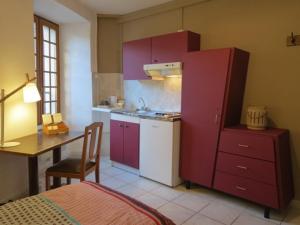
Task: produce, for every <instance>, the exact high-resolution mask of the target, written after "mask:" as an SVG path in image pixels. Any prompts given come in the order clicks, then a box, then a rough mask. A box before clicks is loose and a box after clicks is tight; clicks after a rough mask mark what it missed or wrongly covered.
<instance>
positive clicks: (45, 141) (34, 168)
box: [0, 131, 84, 195]
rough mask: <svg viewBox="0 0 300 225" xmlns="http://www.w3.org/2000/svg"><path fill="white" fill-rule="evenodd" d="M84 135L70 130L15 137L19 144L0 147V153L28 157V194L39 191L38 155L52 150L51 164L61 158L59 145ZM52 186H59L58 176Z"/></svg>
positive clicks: (34, 193)
mask: <svg viewBox="0 0 300 225" xmlns="http://www.w3.org/2000/svg"><path fill="white" fill-rule="evenodd" d="M82 137H84V132H72V131H70V132H69V133H68V134H60V135H45V134H43V133H37V134H32V135H28V136H25V137H21V138H18V139H15V140H13V141H16V142H20V143H21V145H19V146H16V147H11V148H1V147H0V153H8V154H14V155H22V156H25V157H28V176H29V179H28V180H29V195H36V194H38V193H39V179H38V155H41V154H43V153H45V152H48V151H53V164H54V163H57V162H59V161H60V160H61V146H62V145H65V144H68V143H70V142H72V141H75V140H77V139H80V138H82ZM53 185H54V187H58V186H60V178H54V181H53Z"/></svg>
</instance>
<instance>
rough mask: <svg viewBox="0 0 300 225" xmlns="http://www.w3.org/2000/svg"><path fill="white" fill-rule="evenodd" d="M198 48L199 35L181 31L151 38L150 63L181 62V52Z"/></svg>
mask: <svg viewBox="0 0 300 225" xmlns="http://www.w3.org/2000/svg"><path fill="white" fill-rule="evenodd" d="M198 50H200V35H199V34H196V33H193V32H190V31H182V32H177V33H171V34H166V35H161V36H157V37H153V38H152V63H168V62H181V61H182V58H183V54H184V53H186V52H190V51H198Z"/></svg>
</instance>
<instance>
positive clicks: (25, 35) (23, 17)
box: [0, 0, 36, 202]
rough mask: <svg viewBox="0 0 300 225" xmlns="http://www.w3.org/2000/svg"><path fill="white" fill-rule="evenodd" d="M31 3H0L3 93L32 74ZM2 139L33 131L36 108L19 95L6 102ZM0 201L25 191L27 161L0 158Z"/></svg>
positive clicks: (7, 0)
mask: <svg viewBox="0 0 300 225" xmlns="http://www.w3.org/2000/svg"><path fill="white" fill-rule="evenodd" d="M32 7H33V4H32V0H24V1H22V3H21V4H20V1H19V0H4V1H1V7H0V30H1V35H0V52H1V56H0V88H4V89H5V90H6V91H7V92H9V91H11V90H12V89H14V88H16V87H17V86H18V85H20V84H22V83H23V82H24V81H25V79H26V78H25V75H24V73H27V72H28V73H29V74H30V75H31V76H33V74H34V58H33V33H32V22H33V8H32ZM5 106H6V113H5V115H6V119H5V122H6V124H5V125H6V126H5V128H6V129H5V130H6V139H12V138H17V137H20V136H24V135H28V134H32V133H35V132H36V105H35V104H24V103H23V99H22V92H19V93H18V94H17V95H15V96H14V97H12V98H10V99H9V100H8V101H7V104H6V105H5ZM0 171H1V172H0V180H1V187H0V201H1V202H2V201H5V200H8V199H13V198H15V197H18V196H20V195H22V194H24V193H26V190H27V160H26V158H24V157H16V156H10V155H4V154H1V155H0Z"/></svg>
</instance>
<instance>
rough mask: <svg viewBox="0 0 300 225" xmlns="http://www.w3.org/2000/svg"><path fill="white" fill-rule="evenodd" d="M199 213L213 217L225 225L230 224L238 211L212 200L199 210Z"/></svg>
mask: <svg viewBox="0 0 300 225" xmlns="http://www.w3.org/2000/svg"><path fill="white" fill-rule="evenodd" d="M200 214H202V215H204V216H207V217H209V218H213V219H215V220H217V221H219V222H221V223H224V224H226V225H230V224H232V223H233V221H234V220H235V219H236V218H238V216H239V215H240V211H239V210H237V209H236V208H233V207H230V206H228V205H223V204H220V203H217V202H212V203H210V204H209V205H208V206H207V207H205V208H204V209H203V210H201V212H200Z"/></svg>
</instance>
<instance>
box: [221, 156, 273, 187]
mask: <svg viewBox="0 0 300 225" xmlns="http://www.w3.org/2000/svg"><path fill="white" fill-rule="evenodd" d="M217 170H218V171H222V172H227V173H230V174H232V175H237V176H240V177H245V178H250V179H253V180H256V181H259V182H262V183H266V184H270V185H273V186H276V173H275V165H274V163H272V162H266V161H263V160H259V159H252V158H248V157H243V156H238V155H232V154H228V153H223V152H219V153H218V160H217Z"/></svg>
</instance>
